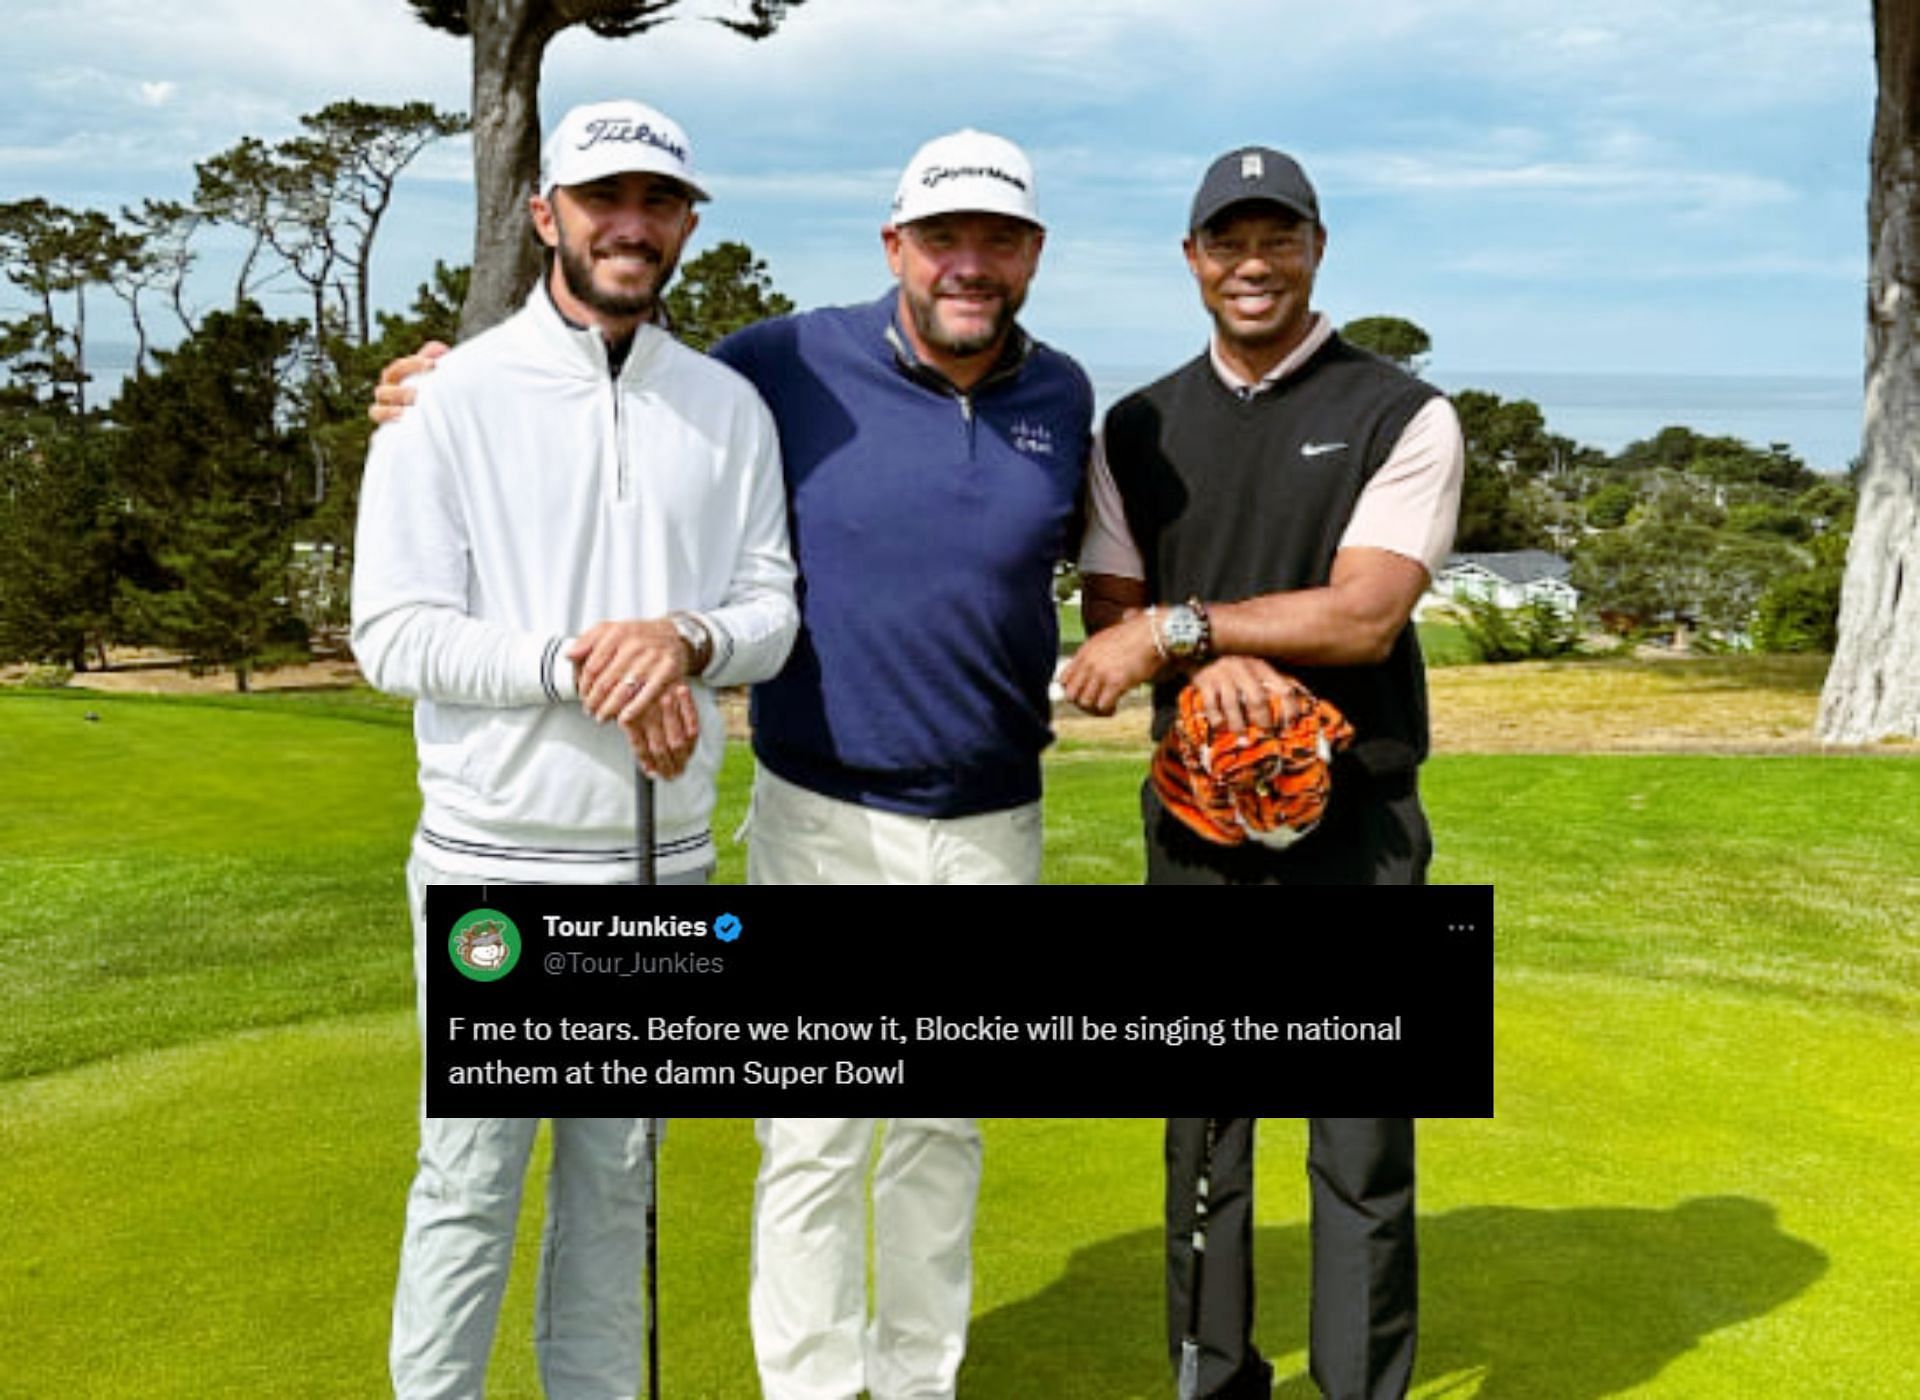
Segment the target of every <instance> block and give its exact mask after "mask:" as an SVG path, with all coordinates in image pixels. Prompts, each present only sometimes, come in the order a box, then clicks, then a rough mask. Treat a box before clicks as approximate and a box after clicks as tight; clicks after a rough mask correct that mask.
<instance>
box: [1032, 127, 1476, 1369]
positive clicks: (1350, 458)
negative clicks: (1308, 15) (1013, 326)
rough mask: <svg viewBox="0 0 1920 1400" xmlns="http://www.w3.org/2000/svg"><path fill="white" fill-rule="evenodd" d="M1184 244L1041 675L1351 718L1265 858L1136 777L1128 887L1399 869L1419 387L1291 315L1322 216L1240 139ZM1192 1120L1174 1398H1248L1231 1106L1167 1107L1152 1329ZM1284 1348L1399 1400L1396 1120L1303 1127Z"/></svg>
mask: <svg viewBox="0 0 1920 1400" xmlns="http://www.w3.org/2000/svg"><path fill="white" fill-rule="evenodd" d="M1188 227H1189V230H1190V232H1189V234H1188V236H1187V238H1186V241H1185V244H1184V247H1185V251H1186V257H1187V264H1188V266H1189V267H1190V268H1191V269H1192V271H1193V275H1194V278H1195V280H1196V281H1197V282H1198V284H1199V287H1200V296H1201V300H1202V301H1203V302H1204V303H1205V304H1206V307H1207V310H1208V312H1209V313H1210V314H1211V315H1212V318H1213V327H1214V329H1213V337H1212V343H1211V345H1210V346H1209V348H1208V351H1207V352H1206V353H1205V354H1202V355H1200V356H1198V357H1196V358H1195V359H1194V360H1192V361H1191V362H1189V363H1188V364H1186V365H1185V366H1183V367H1182V368H1180V369H1178V370H1176V371H1174V372H1173V373H1172V374H1170V375H1168V376H1167V377H1166V378H1164V379H1161V380H1159V381H1158V382H1156V383H1154V384H1151V385H1149V386H1148V387H1146V388H1145V389H1142V390H1140V391H1139V392H1137V393H1135V394H1132V395H1130V396H1128V397H1127V398H1125V399H1123V400H1122V401H1121V402H1120V403H1118V404H1116V405H1115V406H1114V408H1113V409H1112V411H1111V412H1109V413H1108V415H1107V420H1106V427H1105V432H1104V435H1103V439H1102V442H1101V443H1100V445H1099V447H1098V448H1097V449H1096V454H1095V460H1094V464H1093V475H1092V481H1091V492H1092V501H1091V512H1090V521H1089V526H1088V532H1087V542H1086V545H1085V547H1084V549H1083V552H1082V556H1081V573H1082V578H1083V584H1084V592H1083V596H1084V598H1085V612H1086V620H1087V626H1088V629H1089V631H1091V632H1094V633H1096V634H1097V635H1094V636H1093V637H1092V638H1091V639H1090V640H1089V641H1088V642H1087V644H1086V645H1085V646H1084V647H1083V648H1081V650H1080V651H1079V653H1078V654H1077V655H1076V656H1075V658H1074V659H1073V661H1072V663H1071V664H1070V665H1069V666H1068V667H1067V669H1066V670H1065V671H1064V672H1063V673H1062V676H1061V683H1062V685H1063V687H1064V688H1065V690H1066V693H1067V695H1068V697H1069V698H1071V699H1072V700H1074V701H1075V702H1076V703H1078V704H1079V705H1080V706H1081V707H1082V708H1085V709H1088V710H1091V711H1093V712H1095V713H1098V714H1107V713H1111V712H1112V711H1113V709H1114V707H1115V706H1116V705H1117V704H1118V703H1119V700H1120V697H1121V696H1122V695H1124V694H1125V693H1126V692H1127V691H1129V690H1131V689H1132V688H1133V687H1134V686H1136V685H1139V684H1141V683H1142V682H1144V681H1148V680H1152V681H1154V682H1156V684H1155V688H1154V731H1153V732H1154V735H1155V737H1156V738H1158V737H1159V736H1160V735H1161V734H1163V733H1164V732H1165V730H1166V728H1167V726H1168V724H1169V723H1170V722H1171V720H1172V718H1173V716H1174V712H1175V705H1176V703H1177V697H1178V695H1179V692H1180V690H1181V688H1182V686H1183V685H1185V684H1187V683H1188V682H1191V683H1192V684H1193V685H1194V687H1195V688H1196V689H1197V690H1198V691H1199V692H1200V694H1201V696H1202V697H1203V698H1204V700H1205V702H1206V707H1207V711H1208V715H1209V718H1210V719H1211V721H1212V722H1213V723H1214V724H1215V725H1216V726H1218V725H1226V726H1227V727H1229V728H1230V729H1234V730H1238V729H1241V728H1243V727H1245V726H1246V724H1247V723H1248V720H1249V716H1250V715H1251V716H1253V717H1254V718H1256V719H1259V720H1261V721H1264V720H1265V719H1266V718H1267V717H1268V715H1267V703H1266V698H1267V697H1268V696H1270V695H1273V696H1279V697H1280V698H1281V700H1282V702H1283V703H1290V701H1291V697H1293V696H1294V695H1296V694H1297V693H1298V692H1299V689H1300V687H1301V686H1303V685H1304V686H1305V687H1307V688H1308V689H1310V690H1311V691H1312V692H1313V693H1315V694H1317V695H1319V696H1322V697H1324V698H1325V699H1328V700H1331V701H1332V702H1333V703H1334V704H1335V705H1337V706H1338V707H1339V708H1340V709H1341V711H1343V712H1344V713H1345V715H1346V717H1347V718H1348V720H1349V721H1351V723H1352V725H1353V728H1354V730H1355V735H1356V738H1355V742H1354V743H1353V745H1352V746H1351V747H1350V748H1349V749H1348V750H1347V752H1345V753H1344V754H1342V755H1340V757H1339V758H1338V759H1337V760H1336V764H1335V768H1334V778H1333V795H1332V800H1331V803H1330V805H1329V807H1328V811H1327V815H1326V819H1325V821H1324V822H1323V823H1322V824H1321V826H1320V827H1319V828H1318V829H1317V830H1315V831H1314V832H1313V833H1312V834H1311V835H1310V836H1308V837H1306V838H1305V839H1303V840H1300V841H1299V842H1297V843H1296V844H1293V845H1291V846H1288V847H1286V848H1285V849H1284V850H1281V849H1272V848H1269V847H1268V846H1265V845H1262V844H1258V843H1252V842H1250V843H1248V844H1245V845H1240V846H1215V845H1211V844H1209V843H1208V842H1207V841H1205V840H1203V839H1202V838H1201V837H1199V836H1198V835H1196V834H1194V833H1193V832H1192V831H1190V830H1189V829H1188V828H1187V827H1186V826H1184V825H1183V824H1182V823H1180V822H1179V821H1177V820H1175V819H1174V818H1173V817H1172V816H1171V814H1169V813H1168V812H1167V811H1166V810H1165V808H1164V807H1163V806H1162V805H1161V802H1160V799H1159V797H1158V796H1157V794H1156V793H1155V792H1154V790H1153V787H1152V784H1151V783H1149V784H1147V785H1145V787H1144V788H1143V790H1142V797H1141V803H1142V809H1143V815H1144V818H1145V825H1146V841H1147V880H1148V882H1149V883H1151V884H1179V885H1217V884H1277V885H1345V884H1419V883H1421V882H1422V881H1424V879H1425V878H1426V869H1427V863H1428V860H1429V858H1430V856H1431V853H1432V842H1431V839H1430V837H1429V834H1428V830H1427V823H1426V818H1425V816H1424V815H1423V813H1422V811H1421V808H1420V799H1419V790H1418V770H1419V764H1420V761H1421V760H1422V759H1423V758H1424V757H1425V756H1426V752H1427V704H1426V684H1425V674H1424V670H1423V667H1422V663H1421V659H1420V647H1419V642H1418V640H1417V638H1416V636H1415V633H1414V629H1413V627H1412V626H1411V618H1412V614H1413V608H1414V604H1415V603H1416V602H1417V601H1418V600H1419V598H1420V595H1421V594H1422V593H1423V592H1424V591H1425V590H1426V587H1427V584H1428V581H1429V579H1430V577H1431V576H1432V575H1433V574H1434V573H1436V572H1437V571H1438V569H1439V567H1440V564H1441V562H1442V561H1443V560H1444V559H1445V557H1446V554H1447V551H1448V549H1449V548H1450V547H1451V545H1452V539H1453V531H1454V523H1455V518H1456V516H1457V514H1458V509H1459V495H1460V478H1461V473H1462V469H1463V451H1462V446H1461V439H1460V427H1459V421H1458V419H1457V418H1456V417H1455V415H1454V413H1453V409H1452V406H1451V405H1449V404H1448V403H1447V401H1446V399H1445V398H1444V397H1442V396H1441V395H1440V394H1439V392H1438V391H1437V390H1435V389H1433V388H1432V387H1430V386H1428V385H1426V384H1423V383H1421V382H1420V381H1419V380H1417V379H1415V378H1413V377H1412V376H1410V375H1408V374H1406V373H1404V372H1403V371H1401V370H1400V369H1398V368H1397V367H1395V366H1393V365H1391V364H1389V363H1387V362H1386V361H1384V360H1381V359H1378V358H1376V357H1375V356H1372V355H1369V354H1367V353H1366V352H1364V351H1361V350H1358V349H1355V348H1353V347H1352V346H1349V345H1347V344H1346V343H1345V342H1344V341H1342V340H1341V339H1340V337H1339V336H1338V335H1336V334H1335V333H1334V331H1333V328H1332V324H1331V323H1330V322H1329V321H1328V320H1327V318H1326V317H1325V316H1324V315H1321V314H1319V313H1317V312H1315V311H1313V310H1312V308H1311V300H1312V293H1313V283H1314V275H1315V273H1316V272H1317V270H1318V268H1319V266H1320V261H1321V258H1322V257H1323V255H1324V254H1325V251H1326V242H1327V235H1326V229H1325V227H1324V226H1323V225H1322V224H1321V222H1320V208H1319V201H1318V198H1317V196H1316V195H1315V193H1314V190H1313V186H1312V185H1311V183H1309V181H1308V179H1307V177H1306V174H1305V172H1304V171H1302V170H1301V169H1300V167H1299V165H1298V164H1296V163H1295V162H1294V161H1293V160H1292V159H1290V158H1289V157H1287V156H1285V155H1282V154H1281V153H1279V152H1278V151H1273V150H1269V149H1267V148H1265V147H1258V146H1252V147H1246V148H1243V149H1240V150H1236V151H1232V152H1229V153H1228V154H1227V155H1224V156H1222V157H1221V158H1220V159H1219V160H1217V161H1215V162H1214V163H1213V165H1212V166H1211V167H1210V168H1209V169H1208V171H1207V174H1206V177H1205V179H1204V180H1203V181H1202V183H1201V186H1200V190H1199V193H1198V194H1197V195H1196V196H1195V198H1194V202H1193V208H1192V212H1191V217H1190V219H1189V223H1188ZM1209 1121H1211V1123H1212V1125H1213V1127H1212V1133H1211V1139H1212V1143H1211V1146H1212V1151H1211V1171H1210V1173H1209V1176H1210V1185H1211V1193H1210V1205H1209V1216H1210V1228H1209V1231H1208V1248H1207V1258H1206V1268H1205V1272H1204V1275H1203V1277H1202V1285H1201V1287H1202V1296H1201V1298H1200V1309H1199V1314H1200V1324H1199V1343H1200V1348H1199V1358H1200V1366H1199V1386H1198V1393H1199V1394H1200V1395H1202V1396H1208V1397H1234V1398H1235V1400H1237V1398H1238V1397H1243V1396H1256V1395H1257V1396H1265V1395H1267V1394H1268V1392H1269V1389H1270V1387H1271V1378H1272V1370H1271V1367H1269V1366H1268V1364H1267V1362H1266V1361H1265V1360H1264V1359H1263V1358H1262V1357H1261V1356H1260V1354H1259V1352H1258V1350H1257V1349H1256V1348H1255V1347H1254V1345H1253V1341H1252V1330H1253V1256H1252V1245H1253V1208H1252V1206H1253V1202H1252V1190H1253V1120H1251V1119H1245V1118H1239V1119H1233V1118H1229V1119H1213V1120H1207V1119H1200V1118H1185V1119H1183V1118H1174V1119H1169V1120H1168V1123H1167V1280H1168V1289H1167V1294H1168V1317H1169V1323H1170V1329H1169V1330H1170V1333H1171V1335H1172V1338H1173V1339H1174V1350H1175V1353H1176V1356H1177V1354H1178V1351H1179V1341H1180V1338H1181V1337H1182V1336H1183V1334H1184V1333H1185V1332H1186V1330H1187V1327H1188V1319H1189V1303H1190V1299H1189V1292H1188V1287H1189V1282H1190V1280H1191V1278H1192V1267H1193V1262H1192V1251H1191V1245H1190V1243H1189V1241H1190V1238H1191V1231H1192V1228H1193V1219H1194V1195H1195V1189H1194V1188H1195V1182H1196V1180H1197V1179H1198V1176H1199V1174H1200V1172H1201V1171H1202V1170H1203V1165H1202V1161H1201V1159H1202V1157H1203V1156H1204V1155H1206V1154H1205V1147H1204V1144H1206V1142H1207V1140H1208V1136H1209V1134H1208V1130H1207V1124H1208V1122H1209ZM1308 1174H1309V1177H1310V1179H1311V1182H1312V1192H1313V1302H1312V1328H1311V1337H1312V1360H1311V1367H1312V1372H1313V1377H1314V1379H1315V1380H1316V1381H1317V1382H1318V1384H1319V1386H1320V1388H1321V1390H1322V1392H1323V1393H1324V1394H1325V1395H1326V1396H1328V1397H1329V1400H1385V1397H1394V1396H1402V1395H1404V1394H1405V1393H1406V1390H1407V1386H1408V1383H1409V1380H1410V1378H1411V1375H1412V1371H1413V1352H1414V1335H1415V1316H1416V1309H1417V1303H1418V1288H1417V1279H1416V1272H1415V1250H1414V1201H1413V1184H1414V1151H1413V1123H1412V1120H1411V1119H1405V1118H1390V1119H1378V1118H1316V1119H1312V1120H1310V1146H1309V1151H1308Z"/></svg>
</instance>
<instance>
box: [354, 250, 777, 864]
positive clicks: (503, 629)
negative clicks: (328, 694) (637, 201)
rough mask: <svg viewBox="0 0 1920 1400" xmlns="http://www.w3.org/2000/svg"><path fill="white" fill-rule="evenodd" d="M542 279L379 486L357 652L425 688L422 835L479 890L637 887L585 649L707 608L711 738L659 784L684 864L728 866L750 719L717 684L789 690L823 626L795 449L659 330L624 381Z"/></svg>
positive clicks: (626, 792)
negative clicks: (798, 521) (795, 527)
mask: <svg viewBox="0 0 1920 1400" xmlns="http://www.w3.org/2000/svg"><path fill="white" fill-rule="evenodd" d="M608 366H609V362H608V358H607V349H606V344H605V342H604V340H603V339H602V337H601V336H600V333H599V332H598V331H597V330H593V329H583V328H580V327H576V326H573V325H572V324H570V323H569V322H567V321H566V320H564V319H563V318H562V317H561V316H560V314H559V313H558V311H557V310H555V308H554V306H553V303H552V300H551V298H550V297H549V296H548V294H547V293H546V291H545V290H544V289H543V288H542V289H536V290H535V292H534V294H533V296H532V297H531V298H530V299H529V300H528V302H527V304H526V306H525V307H523V308H522V309H521V310H520V311H519V312H518V313H517V314H515V315H514V316H513V317H512V318H510V319H509V320H507V321H505V322H503V323H502V324H500V325H499V326H496V327H494V328H493V329H492V330H490V331H487V332H486V333H485V334H483V335H480V336H477V337H475V338H474V339H473V340H472V341H470V342H468V343H467V344H465V345H462V346H460V347H459V348H458V349H455V350H453V351H452V352H451V353H449V354H448V355H447V356H446V357H445V358H444V359H442V360H441V362H440V364H439V366H438V368H437V369H436V370H435V372H434V373H433V374H430V375H427V376H424V377H423V378H422V379H420V380H418V381H416V383H417V386H418V389H419V398H418V401H417V403H416V404H415V405H414V407H413V408H412V409H411V410H410V411H409V412H408V413H407V414H406V416H405V417H404V418H402V419H401V420H400V421H399V422H397V423H394V424H391V425H389V426H387V427H384V428H382V429H380V431H379V432H377V433H376V434H375V435H374V440H373V448H372V451H371V452H370V453H369V455H368V459H367V471H366V478H365V481H364V483H363V485H362V488H361V499H360V523H359V528H358V533H357V535H356V542H355V560H354V575H353V648H354V653H355V655H356V656H357V657H358V658H359V662H360V666H361V668H362V670H363V671H364V672H365V673H366V676H367V678H368V680H369V681H371V682H372V683H373V684H374V685H375V686H377V687H378V688H380V689H381V690H385V691H389V692H392V693H394V694H397V695H407V696H412V697H413V698H414V699H415V700H416V702H417V703H416V704H415V706H414V735H415V739H416V741H417V744H418V748H419V758H420V790H421V795H422V798H423V810H422V813H421V820H420V829H419V832H418V834H417V836H416V838H415V848H416V850H418V851H419V852H420V853H421V854H422V855H423V856H424V857H425V858H426V859H428V860H430V861H431V862H432V863H433V864H435V865H436V866H439V867H440V868H442V869H446V870H450V871H454V872H457V873H462V874H468V875H472V876H473V877H474V878H475V879H476V880H500V881H503V882H504V881H538V882H549V881H578V882H583V883H609V882H619V881H622V880H626V879H631V878H632V877H633V874H634V867H635V851H636V846H635V842H634V765H633V759H632V756H631V753H630V751H629V749H628V747H627V742H626V739H625V736H624V735H623V734H622V733H621V731H620V729H619V727H618V726H617V725H613V724H607V725H600V724H596V723H595V722H594V721H593V720H592V719H591V718H589V717H588V716H587V715H586V713H585V712H584V711H583V710H582V709H581V708H580V704H579V699H578V693H577V691H576V689H575V686H574V676H573V666H572V664H571V663H570V662H568V661H567V660H566V659H565V658H564V656H563V655H562V652H563V651H564V649H565V647H566V645H567V643H568V641H569V640H570V639H571V638H572V637H574V636H575V635H577V634H578V633H580V632H581V631H583V630H585V629H586V628H587V627H590V626H592V625H593V624H594V623H597V622H601V621H607V620H624V619H630V618H657V617H661V616H664V615H665V614H667V613H669V612H675V611H686V612H692V613H695V614H697V615H698V616H699V617H700V618H701V619H702V620H703V621H704V622H705V623H706V624H707V626H708V628H709V630H710V631H711V632H712V634H713V639H714V651H713V660H712V662H711V664H710V665H709V666H708V668H707V671H706V673H705V675H704V676H703V677H701V678H700V679H699V680H698V681H695V682H694V683H693V692H694V700H695V704H696V706H697V708H698V711H699V716H700V740H699V744H698V746H697V748H696V749H695V752H694V755H693V757H692V759H691V760H690V761H689V763H688V765H687V769H686V771H685V772H684V773H683V774H682V775H681V776H680V777H679V778H677V779H675V780H673V781H671V782H662V783H659V784H657V788H656V793H657V796H656V852H657V859H658V862H659V870H660V873H661V874H663V875H664V874H673V873H677V872H681V871H685V870H690V869H694V868H697V867H699V866H702V865H705V864H707V863H709V862H711V860H712V859H713V850H712V838H711V835H710V833H709V827H710V823H711V818H712V813H713V803H714V779H715V775H716V774H717V772H718V770H719V767H720V760H721V757H722V753H723V750H724V747H725V733H724V729H723V725H722V721H721V717H720V713H719V709H718V707H717V705H716V704H715V702H714V696H713V689H714V688H715V687H719V686H729V685H739V684H746V683H748V682H752V681H758V680H764V679H766V678H767V677H769V676H771V675H773V674H774V673H775V672H776V671H778V670H779V669H780V666H781V664H782V663H783V662H784V661H785V660H786V655H787V651H788V649H789V648H790V647H791V645H792V643H793V637H794V632H795V630H796V628H797V626H798V613H797V611H796V609H795V606H794V568H793V561H792V557H791V554H790V552H789V549H788V543H787V525H786V500H785V493H784V488H783V485H782V481H781V475H780V457H779V446H778V439H777V437H776V435H775V430H774V426H773V421H772V418H771V417H770V416H769V414H768V413H767V410H766V407H765V405H764V404H762V403H761V401H760V398H759V396H758V395H757V394H756V393H755V392H754V391H753V389H752V387H751V386H750V385H748V384H747V382H746V381H745V380H744V379H742V378H740V376H738V375H737V374H735V373H734V372H733V371H732V370H730V369H727V368H726V367H725V366H723V365H720V364H718V363H716V362H715V361H713V360H710V359H708V358H707V357H705V356H703V355H700V354H697V353H696V352H694V351H692V350H689V349H687V348H686V347H685V346H683V345H681V344H679V343H678V342H677V341H675V340H674V339H673V338H672V337H671V336H669V335H667V334H665V333H664V332H662V331H660V330H658V329H656V328H654V327H652V326H643V327H641V329H640V331H639V333H638V335H637V336H636V337H635V340H634V343H633V347H632V349H631V350H630V351H629V352H628V355H627V358H626V361H625V363H624V364H623V365H622V366H621V368H620V371H619V373H618V374H617V375H615V374H613V373H611V372H610V370H609V367H608Z"/></svg>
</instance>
